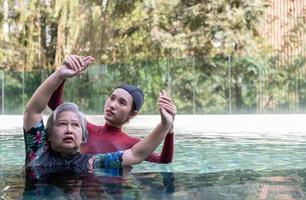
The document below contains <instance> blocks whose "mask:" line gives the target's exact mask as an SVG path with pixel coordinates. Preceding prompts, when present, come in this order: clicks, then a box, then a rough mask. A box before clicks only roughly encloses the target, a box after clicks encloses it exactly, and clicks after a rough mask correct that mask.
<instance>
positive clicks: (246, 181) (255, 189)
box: [0, 169, 306, 200]
mask: <svg viewBox="0 0 306 200" xmlns="http://www.w3.org/2000/svg"><path fill="white" fill-rule="evenodd" d="M130 170H131V169H124V170H120V171H118V172H119V173H117V174H116V173H110V172H109V171H105V170H100V171H96V172H78V171H71V170H70V171H69V170H65V171H52V172H47V171H44V173H43V174H40V175H37V173H36V171H33V170H29V169H28V170H26V173H25V174H24V173H23V174H22V175H23V176H16V173H15V175H14V176H11V177H10V178H9V176H8V174H13V173H6V176H5V179H4V180H2V181H4V185H3V184H1V186H0V199H33V198H36V199H160V200H162V199H167V200H168V199H214V200H228V199H238V200H272V199H288V200H298V199H305V198H306V197H305V192H306V181H305V180H306V169H298V170H285V171H284V170H280V171H253V170H232V171H223V172H214V173H203V174H189V173H171V172H170V173H168V172H162V173H160V172H147V173H133V172H131V171H130ZM22 179H23V180H22Z"/></svg>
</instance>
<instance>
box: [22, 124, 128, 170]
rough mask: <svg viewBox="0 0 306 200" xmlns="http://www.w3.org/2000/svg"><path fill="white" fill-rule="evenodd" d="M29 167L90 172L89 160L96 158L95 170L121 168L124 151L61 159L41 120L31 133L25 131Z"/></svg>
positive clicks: (77, 155) (78, 155)
mask: <svg viewBox="0 0 306 200" xmlns="http://www.w3.org/2000/svg"><path fill="white" fill-rule="evenodd" d="M24 142H25V149H26V159H25V163H26V166H27V167H47V168H50V167H55V168H58V167H60V168H61V169H63V170H65V169H76V170H88V169H89V168H90V166H89V159H91V158H92V157H93V158H94V162H93V168H121V163H122V154H123V152H122V151H117V152H114V153H107V154H81V153H76V154H74V155H71V156H66V157H61V156H60V154H59V153H58V152H56V151H53V150H52V149H51V148H50V146H49V145H48V142H47V132H46V129H45V127H44V124H43V121H42V120H41V121H40V122H38V123H37V124H35V125H34V126H33V127H32V128H31V129H30V130H29V131H27V132H25V131H24Z"/></svg>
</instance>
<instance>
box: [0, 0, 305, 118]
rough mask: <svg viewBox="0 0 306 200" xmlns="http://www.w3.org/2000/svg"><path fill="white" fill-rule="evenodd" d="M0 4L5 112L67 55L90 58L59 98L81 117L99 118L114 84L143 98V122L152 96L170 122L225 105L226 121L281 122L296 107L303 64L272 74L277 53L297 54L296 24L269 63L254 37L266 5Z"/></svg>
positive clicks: (209, 0) (146, 0)
mask: <svg viewBox="0 0 306 200" xmlns="http://www.w3.org/2000/svg"><path fill="white" fill-rule="evenodd" d="M0 2H1V5H2V4H3V2H4V1H0ZM8 2H9V3H8V7H9V12H8V11H7V10H5V9H4V7H1V9H0V24H1V25H2V27H5V26H6V25H7V26H8V27H10V29H9V32H5V30H4V28H2V29H0V47H1V48H0V69H2V70H4V73H5V85H4V86H3V88H4V87H5V95H6V96H5V98H6V101H5V107H6V108H8V109H12V110H13V112H19V111H20V110H21V109H22V107H23V106H24V102H26V101H27V100H28V99H29V98H30V95H31V94H32V93H33V91H34V90H35V88H36V87H37V86H38V85H39V84H40V82H41V81H42V80H44V78H45V77H46V76H47V75H48V74H49V73H51V71H53V70H54V69H55V68H56V67H57V66H59V65H60V64H61V62H62V60H63V59H64V57H65V56H67V55H68V54H79V55H93V56H94V57H95V58H96V61H95V62H96V64H95V65H94V66H91V67H90V69H89V70H88V72H87V73H85V74H83V75H81V76H79V77H77V78H75V79H73V80H69V81H67V83H66V90H65V99H66V100H69V101H74V102H76V103H77V104H79V105H80V106H81V108H82V109H83V110H87V111H88V112H90V113H101V110H102V105H103V103H104V101H105V99H106V98H107V95H109V93H110V92H111V91H112V89H113V88H114V87H115V86H117V85H119V84H122V83H130V84H135V85H138V86H139V87H140V88H142V89H143V91H144V93H145V96H146V97H145V99H146V100H145V104H144V106H143V110H142V112H143V113H157V112H158V110H157V109H156V108H157V98H158V95H159V91H160V90H161V89H166V90H167V91H168V92H169V93H170V94H171V96H172V98H173V99H174V101H175V103H176V104H177V107H178V111H179V113H194V114H206V113H227V112H228V110H229V103H230V102H231V106H232V110H233V112H234V113H242V112H247V111H250V112H276V110H277V109H279V108H281V109H283V110H284V111H286V112H289V111H298V110H299V109H302V110H303V106H304V105H305V103H306V96H305V94H306V91H305V86H306V82H305V81H304V78H303V74H304V73H303V71H304V70H305V57H303V56H301V57H297V58H296V59H295V60H294V61H293V62H292V63H288V64H287V65H285V66H280V64H279V63H280V62H279V61H280V60H281V59H282V56H283V55H282V54H283V53H284V52H287V51H286V49H288V48H289V47H290V48H292V47H297V46H298V45H299V44H300V43H299V41H300V37H299V36H300V35H301V33H303V31H304V30H305V23H304V22H305V15H304V14H303V13H302V14H301V17H300V18H299V21H298V24H297V25H296V26H295V27H293V28H292V31H291V32H290V34H288V37H287V39H286V44H285V46H284V47H283V52H280V54H275V53H274V54H273V50H272V48H271V47H269V46H266V45H265V41H264V39H263V38H261V37H260V36H259V34H258V30H257V29H258V27H259V26H260V22H261V21H262V20H263V18H262V17H263V13H264V11H265V9H266V7H267V1H266V0H258V1H252V0H205V1H199V0H190V1H179V0H172V1H166V0H135V1H131V0H119V1H109V0H102V1H98V0H90V1H85V0H75V1H70V0H51V1H40V0H31V1H8ZM17 2H19V4H17ZM25 2H28V3H25ZM8 13H10V14H9V15H8ZM259 28H260V27H259ZM304 32H305V31H304ZM100 63H103V64H101V65H100ZM42 69H44V70H43V71H36V70H42ZM229 69H231V70H230V73H231V75H230V77H229ZM23 71H26V73H25V74H24V75H22V72H23ZM14 73H15V74H14ZM13 74H14V75H13ZM23 77H24V78H23ZM23 82H24V83H25V84H22V83H23ZM23 91H24V93H23ZM230 93H231V98H230ZM16 94H23V95H16ZM16 96H17V97H16ZM15 105H18V106H15ZM5 110H6V109H5Z"/></svg>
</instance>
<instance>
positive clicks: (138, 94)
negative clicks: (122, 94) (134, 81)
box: [117, 84, 144, 111]
mask: <svg viewBox="0 0 306 200" xmlns="http://www.w3.org/2000/svg"><path fill="white" fill-rule="evenodd" d="M117 88H121V89H124V90H125V91H127V92H128V93H129V94H130V95H131V96H132V98H133V108H132V110H133V111H139V110H140V108H141V106H142V105H143V101H144V95H143V92H142V91H141V90H140V89H139V88H138V87H136V86H135V85H128V84H123V85H121V86H119V87H117Z"/></svg>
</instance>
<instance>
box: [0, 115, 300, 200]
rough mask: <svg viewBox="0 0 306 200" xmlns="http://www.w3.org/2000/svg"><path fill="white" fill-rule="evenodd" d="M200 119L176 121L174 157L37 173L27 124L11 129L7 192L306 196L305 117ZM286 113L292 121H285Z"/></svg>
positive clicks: (16, 195)
mask: <svg viewBox="0 0 306 200" xmlns="http://www.w3.org/2000/svg"><path fill="white" fill-rule="evenodd" d="M258 117H260V118H258V119H261V120H262V118H265V117H261V116H258ZM278 117H279V116H271V118H269V119H273V120H274V119H275V118H278ZM292 117H294V119H292ZM197 118H200V119H198V120H200V123H198V124H199V125H198V126H194V125H189V126H190V128H188V125H186V123H182V121H186V119H185V120H182V119H178V120H177V121H176V122H178V124H176V130H175V154H174V158H173V163H171V164H167V165H165V164H152V163H148V162H143V163H142V164H139V165H136V166H133V168H132V169H130V168H125V169H124V170H123V172H122V173H119V174H110V173H109V172H107V171H104V170H96V171H95V172H94V173H77V172H73V171H69V172H52V173H48V172H46V173H45V174H44V175H42V176H40V177H34V178H33V176H31V174H33V173H32V172H31V171H30V172H29V171H25V169H24V143H23V136H22V134H21V132H20V130H21V129H16V130H15V132H16V131H17V133H15V134H14V133H11V132H9V131H8V134H2V135H0V178H1V179H0V180H1V181H0V199H33V198H38V199H241V200H245V199H251V200H252V199H262V200H265V199H306V197H305V194H306V181H305V180H306V179H305V178H306V163H305V160H306V134H304V130H306V129H304V126H302V125H301V124H304V123H303V120H304V119H305V116H285V117H281V118H278V119H277V120H276V121H277V123H275V126H274V127H272V128H271V126H272V125H273V120H272V121H271V120H270V121H269V119H264V120H263V121H262V122H258V121H256V119H254V118H253V117H248V116H244V117H243V118H239V119H238V120H237V123H236V121H235V120H232V118H233V117H232V118H231V119H230V118H228V117H214V116H211V117H208V118H207V117H204V118H203V117H202V118H201V117H197ZM245 118H247V119H248V120H246V119H245ZM143 120H145V119H143ZM180 120H181V121H180ZM243 120H246V121H249V124H247V123H246V122H243ZM282 120H283V121H286V124H287V125H288V126H289V127H290V126H292V127H293V128H292V129H289V128H288V127H287V126H286V127H287V129H286V128H285V127H282V125H283V124H278V123H279V122H282ZM297 120H300V122H297ZM153 121H154V120H153ZM194 121H195V120H193V122H194ZM229 121H230V122H229ZM238 121H239V123H241V122H242V124H243V126H242V125H240V126H238V125H237V124H239V123H238ZM235 123H236V124H235ZM254 123H255V124H256V123H257V126H254ZM265 123H268V124H269V126H265ZM290 123H291V124H290ZM292 123H298V124H294V125H292ZM182 124H184V125H182ZM203 124H204V125H203ZM220 124H222V126H221V125H220ZM228 124H231V126H229V125H228ZM252 124H253V126H254V127H253V126H252ZM271 124H272V125H271ZM148 126H149V125H147V126H146V125H142V126H141V127H140V126H138V125H137V123H135V124H130V125H129V127H127V132H130V133H131V134H134V135H136V136H139V137H143V134H142V133H148V132H149V130H151V128H150V127H148ZM298 126H300V127H298ZM191 127H193V128H191ZM238 127H240V128H238ZM264 127H266V128H264ZM267 127H268V128H267ZM18 130H19V132H18ZM226 130H228V131H226ZM248 130H249V131H248ZM160 149H161V147H159V149H158V150H157V151H160Z"/></svg>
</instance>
